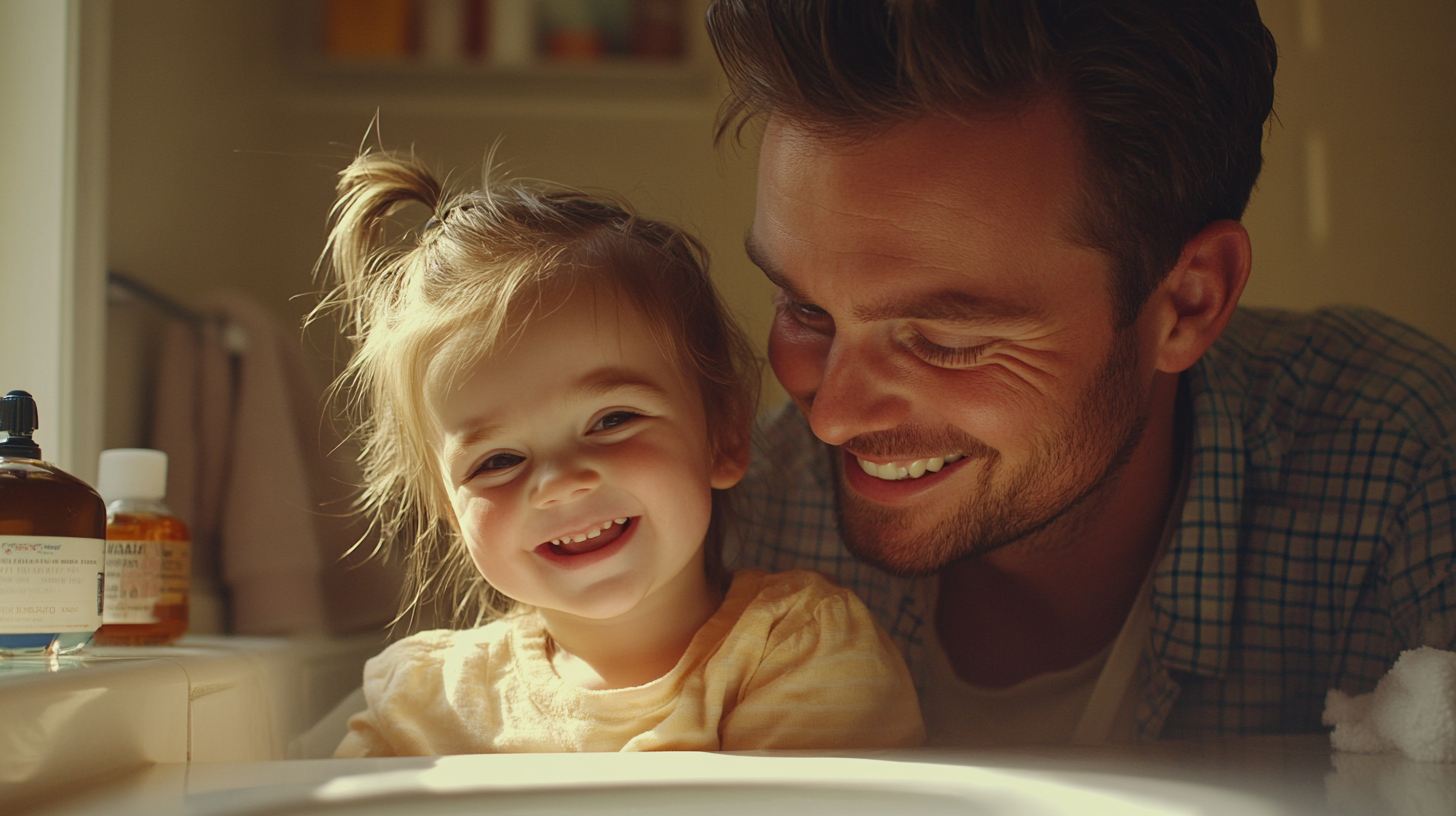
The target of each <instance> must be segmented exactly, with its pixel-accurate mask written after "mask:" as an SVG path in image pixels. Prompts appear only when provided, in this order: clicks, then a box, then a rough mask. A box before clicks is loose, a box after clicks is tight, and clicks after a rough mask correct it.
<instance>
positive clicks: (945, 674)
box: [920, 457, 1188, 747]
mask: <svg viewBox="0 0 1456 816" xmlns="http://www.w3.org/2000/svg"><path fill="white" fill-rule="evenodd" d="M1187 490H1188V469H1187V459H1186V457H1185V460H1184V467H1183V473H1182V477H1181V478H1180V479H1179V484H1178V487H1177V489H1176V490H1175V491H1174V493H1173V502H1172V505H1171V507H1170V509H1169V512H1168V518H1167V520H1166V522H1165V523H1164V526H1163V538H1162V541H1161V543H1160V544H1159V545H1158V552H1157V555H1155V556H1154V557H1153V564H1152V566H1151V567H1150V568H1149V569H1148V575H1147V577H1146V578H1144V579H1143V586H1142V590H1141V591H1140V592H1139V593H1138V597H1137V600H1136V601H1134V602H1133V605H1132V610H1131V611H1130V612H1129V613H1128V616H1127V620H1125V621H1124V622H1123V625H1122V629H1121V630H1120V631H1119V632H1118V634H1117V637H1116V638H1114V639H1113V641H1112V643H1110V644H1108V645H1107V647H1106V648H1104V649H1103V650H1102V651H1100V652H1098V653H1097V654H1095V655H1093V656H1091V657H1089V658H1087V659H1086V660H1084V661H1082V662H1081V663H1078V664H1077V665H1075V666H1072V667H1071V668H1067V669H1062V670H1060V671H1054V672H1048V673H1046V674H1039V675H1036V676H1035V677H1029V678H1027V679H1026V680H1023V681H1021V682H1020V683H1017V684H1016V685H1014V686H1010V687H1007V688H999V689H998V688H983V687H980V686H973V685H971V684H970V683H967V682H965V681H964V680H962V679H960V677H958V676H956V673H955V669H954V668H953V667H952V666H951V664H950V658H948V657H946V654H945V650H944V649H943V648H942V647H941V645H940V638H939V637H938V636H937V635H936V632H935V626H934V625H931V626H927V627H926V634H927V637H926V650H925V652H926V659H927V661H928V665H927V667H926V669H927V670H926V678H925V689H924V693H923V694H922V695H921V698H920V710H921V713H922V714H923V715H924V717H925V728H926V740H925V742H926V744H927V745H939V746H957V747H982V746H999V745H1033V744H1036V745H1106V744H1119V743H1129V742H1133V741H1135V740H1136V735H1137V727H1136V723H1135V722H1134V719H1133V715H1134V714H1135V713H1136V711H1137V704H1138V699H1139V697H1140V695H1141V692H1142V690H1143V688H1144V687H1145V686H1146V685H1147V680H1148V677H1147V664H1146V662H1145V661H1144V660H1143V654H1144V652H1146V651H1147V648H1148V634H1149V632H1150V631H1151V629H1152V622H1153V608H1152V590H1153V572H1154V571H1155V570H1156V568H1157V563H1158V561H1159V560H1160V559H1161V558H1162V556H1163V553H1165V552H1167V550H1168V544H1169V543H1170V542H1171V541H1172V539H1173V534H1174V532H1176V531H1177V529H1178V521H1179V519H1180V517H1181V515H1182V510H1183V503H1184V501H1185V499H1186V497H1187ZM931 580H932V581H933V580H934V579H931ZM932 589H935V587H933V588H932ZM934 594H935V593H934V592H932V598H931V603H930V606H931V608H932V609H934V608H935V599H934Z"/></svg>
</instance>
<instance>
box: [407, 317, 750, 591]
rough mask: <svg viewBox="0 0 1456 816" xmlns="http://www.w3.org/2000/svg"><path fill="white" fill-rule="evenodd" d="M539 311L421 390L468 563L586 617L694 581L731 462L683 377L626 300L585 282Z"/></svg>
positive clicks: (736, 474) (734, 467)
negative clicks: (717, 491)
mask: <svg viewBox="0 0 1456 816" xmlns="http://www.w3.org/2000/svg"><path fill="white" fill-rule="evenodd" d="M543 311H546V312H547V313H546V314H544V316H538V317H536V318H534V319H532V320H531V321H530V322H529V323H528V324H527V325H526V327H525V330H524V331H523V332H521V334H520V336H519V340H518V341H517V342H514V343H509V344H507V345H505V346H504V347H503V348H502V349H501V350H500V351H499V352H497V353H496V354H494V355H492V356H489V357H487V358H485V359H483V360H482V361H481V362H479V363H478V364H476V365H475V366H474V367H473V368H472V369H470V370H469V371H468V372H464V376H463V377H462V378H460V379H459V380H457V387H456V388H455V390H453V391H451V392H449V393H446V394H441V395H435V399H434V400H433V401H432V405H433V408H434V410H435V411H436V412H437V416H438V418H439V420H440V424H441V427H442V429H443V439H442V445H441V447H440V458H441V466H442V471H443V474H444V479H445V487H446V489H447V491H448V492H449V494H450V500H451V504H452V505H453V506H454V508H455V516H456V519H457V520H458V523H459V526H460V531H461V533H462V535H463V536H464V539H465V543H466V545H467V546H468V547H469V550H470V554H471V556H472V557H473V558H474V560H475V564H476V566H477V567H478V568H479V569H480V572H481V574H482V575H483V576H485V579H486V580H487V581H488V582H490V584H491V585H492V586H493V587H495V588H496V589H498V590H499V591H501V592H502V593H504V594H505V595H507V596H508V597H510V598H513V599H515V600H517V601H520V602H522V603H526V604H531V605H533V606H537V607H541V608H542V609H544V610H556V611H559V612H565V613H569V614H572V615H576V616H580V617H586V618H594V619H609V618H615V617H618V616H620V615H625V614H627V613H629V612H631V611H632V610H634V609H639V607H640V606H641V605H642V604H643V601H644V600H645V599H649V598H652V597H657V598H670V597H673V596H675V595H676V594H677V593H679V592H681V591H683V590H684V589H689V590H690V589H691V588H692V587H693V586H694V585H695V584H701V583H702V582H703V581H704V578H703V567H702V543H703V536H704V533H705V532H706V530H707V527H708V521H709V515H710V513H711V495H712V494H711V492H710V490H709V488H710V487H717V488H727V487H731V486H732V485H733V484H734V483H736V482H737V481H738V479H739V478H740V477H741V476H742V472H743V467H742V463H736V462H728V463H715V462H714V461H713V456H712V452H711V446H710V444H709V438H708V428H707V421H706V419H705V416H704V412H703V406H702V404H701V399H700V398H699V397H698V392H697V389H696V388H695V387H693V385H692V384H691V382H690V381H689V380H687V379H686V378H684V377H681V376H679V373H678V371H677V368H676V367H675V366H674V365H673V363H672V362H671V361H670V360H669V359H668V358H667V357H666V356H665V355H664V354H663V353H662V351H661V350H660V349H659V348H658V346H657V343H656V342H655V341H654V339H653V337H652V335H651V333H650V332H649V330H648V327H647V325H646V323H645V321H644V319H643V318H642V317H641V316H640V315H639V313H638V312H637V311H636V309H635V308H633V307H632V306H631V305H630V304H629V303H627V302H626V301H624V300H621V299H620V298H618V297H617V296H615V295H614V294H612V293H611V292H610V291H607V290H604V289H603V290H593V289H587V290H585V291H581V290H578V291H577V292H576V293H574V294H573V295H571V296H570V298H569V299H568V300H567V301H566V302H565V303H564V304H562V305H560V306H559V307H556V308H554V309H548V310H543ZM624 520H625V521H624ZM584 536H592V537H586V538H583V537H584ZM577 539H581V540H577ZM663 590H666V591H665V592H664V591H663Z"/></svg>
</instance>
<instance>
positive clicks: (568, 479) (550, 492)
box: [531, 456, 602, 508]
mask: <svg viewBox="0 0 1456 816" xmlns="http://www.w3.org/2000/svg"><path fill="white" fill-rule="evenodd" d="M601 483H602V475H601V473H600V472H599V471H598V470H597V469H596V468H595V467H593V466H592V464H591V463H590V462H588V461H586V460H584V459H581V458H578V457H574V456H559V457H555V458H552V459H550V460H547V461H544V462H541V463H539V464H538V465H537V468H536V478H535V483H534V484H533V485H532V486H531V504H532V506H534V507H537V508H546V507H550V506H552V505H557V504H565V503H567V502H572V501H576V500H577V499H580V498H582V497H584V496H586V495H587V494H589V493H591V492H592V491H593V490H595V489H596V488H597V487H598V486H599V485H600V484H601Z"/></svg>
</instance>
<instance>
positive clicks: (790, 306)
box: [778, 291, 831, 327]
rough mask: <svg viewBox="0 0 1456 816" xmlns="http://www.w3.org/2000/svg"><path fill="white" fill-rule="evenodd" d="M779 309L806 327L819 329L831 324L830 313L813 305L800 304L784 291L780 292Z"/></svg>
mask: <svg viewBox="0 0 1456 816" xmlns="http://www.w3.org/2000/svg"><path fill="white" fill-rule="evenodd" d="M778 300H779V308H780V309H783V310H784V311H785V312H787V313H788V314H789V316H790V317H792V318H793V319H794V320H796V321H798V322H800V323H803V324H804V325H806V326H814V327H819V326H823V325H824V324H826V323H829V322H831V318H830V317H829V313H828V312H826V311H824V310H823V309H821V308H819V307H818V306H815V305H813V304H811V303H800V302H799V301H797V300H794V299H793V298H790V297H789V296H788V295H786V294H784V293H783V292H782V291H780V292H779V297H778Z"/></svg>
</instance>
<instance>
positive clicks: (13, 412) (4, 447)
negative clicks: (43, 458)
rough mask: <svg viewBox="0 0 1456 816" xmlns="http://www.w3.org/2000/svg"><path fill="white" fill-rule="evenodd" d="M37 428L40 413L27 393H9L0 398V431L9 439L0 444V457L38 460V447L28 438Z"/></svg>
mask: <svg viewBox="0 0 1456 816" xmlns="http://www.w3.org/2000/svg"><path fill="white" fill-rule="evenodd" d="M39 427H40V412H38V411H37V410H36V409H35V399H34V398H33V397H31V396H30V393H29V392H26V391H11V392H10V393H8V394H6V395H5V396H4V397H3V398H0V431H4V432H5V433H6V434H7V435H8V437H9V438H7V439H6V440H5V441H4V442H0V456H19V457H21V458H23V459H39V458H40V446H39V445H37V444H35V442H33V441H32V440H31V438H30V435H31V434H33V433H35V429H36V428H39Z"/></svg>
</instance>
